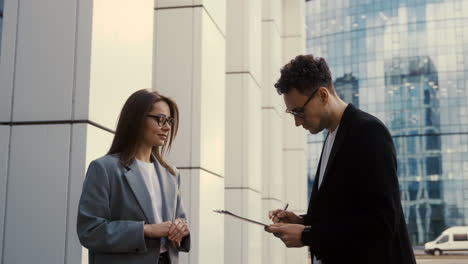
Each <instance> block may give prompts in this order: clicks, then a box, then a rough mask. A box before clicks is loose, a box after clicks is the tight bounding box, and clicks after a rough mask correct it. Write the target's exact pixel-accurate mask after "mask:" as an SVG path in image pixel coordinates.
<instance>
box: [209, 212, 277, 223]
mask: <svg viewBox="0 0 468 264" xmlns="http://www.w3.org/2000/svg"><path fill="white" fill-rule="evenodd" d="M213 212H215V213H218V214H225V215H230V216H232V217H235V218H237V219H240V220H242V221H247V222H249V223H252V224H257V225H261V226H265V227H268V226H269V225H267V224H264V223H261V222H257V221H255V220H252V219H249V218H245V217H242V216H238V215H236V214H233V213H231V212H229V211H228V210H221V209H219V210H213Z"/></svg>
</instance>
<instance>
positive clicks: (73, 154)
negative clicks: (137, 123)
mask: <svg viewBox="0 0 468 264" xmlns="http://www.w3.org/2000/svg"><path fill="white" fill-rule="evenodd" d="M5 4H6V5H5V15H4V24H3V26H4V28H3V30H4V36H9V37H4V38H2V46H1V47H2V50H1V59H0V68H1V76H2V78H0V93H1V94H5V95H7V96H5V97H3V96H2V97H1V99H0V106H1V111H0V112H1V114H0V123H1V126H0V162H1V163H2V164H3V165H5V166H1V168H2V169H1V170H0V186H2V187H1V188H0V195H1V197H0V201H1V206H0V219H1V220H0V221H1V222H2V224H1V226H2V231H3V232H0V234H1V239H0V241H2V242H4V243H3V245H1V248H2V249H1V252H2V256H1V258H2V261H3V262H5V263H30V262H37V263H64V262H65V263H87V251H86V250H83V249H82V247H81V245H80V244H79V241H78V238H77V235H76V213H77V212H76V211H77V206H78V199H79V196H80V193H81V187H82V183H83V179H84V175H85V171H86V168H87V166H88V164H89V162H90V161H91V160H93V159H95V158H98V157H100V156H103V155H104V154H105V153H106V151H107V150H108V148H109V146H110V142H111V140H112V137H113V135H112V131H113V130H114V129H115V123H116V120H117V117H118V114H119V111H120V109H121V108H122V106H123V103H124V101H125V100H126V99H127V97H128V96H129V95H130V94H131V93H132V92H134V91H135V90H138V89H141V88H150V87H151V75H152V74H151V68H152V52H153V47H152V46H153V15H154V3H153V1H152V0H144V1H138V3H132V5H128V3H126V2H124V1H123V0H112V1H110V0H101V1H92V0H80V1H59V0H45V1H41V2H40V3H39V2H37V1H33V0H25V1H6V3H5ZM49 7H53V8H49ZM38 10H39V12H38ZM3 220H4V222H3ZM24 248H28V251H27V252H25V251H24V250H23V249H24Z"/></svg>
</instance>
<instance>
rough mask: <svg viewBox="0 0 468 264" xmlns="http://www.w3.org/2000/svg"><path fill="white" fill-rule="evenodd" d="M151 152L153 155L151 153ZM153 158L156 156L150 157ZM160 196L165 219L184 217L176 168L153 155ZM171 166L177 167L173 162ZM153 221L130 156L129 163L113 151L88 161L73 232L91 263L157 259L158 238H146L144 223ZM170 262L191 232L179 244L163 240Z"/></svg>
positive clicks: (185, 246)
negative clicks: (168, 168)
mask: <svg viewBox="0 0 468 264" xmlns="http://www.w3.org/2000/svg"><path fill="white" fill-rule="evenodd" d="M153 158H154V157H153ZM154 160H156V159H154ZM155 168H156V172H157V175H158V176H159V181H160V185H161V191H162V196H163V213H162V214H163V215H162V218H163V221H172V220H174V219H176V218H181V219H186V215H185V212H184V209H183V206H182V202H181V197H180V174H179V173H178V172H177V170H176V172H177V177H175V176H173V175H172V174H170V173H169V172H168V171H167V170H166V169H165V168H164V167H163V166H161V165H160V164H159V163H158V162H157V161H155ZM174 169H175V168H174ZM153 223H155V219H154V214H153V207H152V206H151V198H150V194H149V192H148V189H147V187H146V185H145V183H144V180H143V177H142V175H141V174H140V171H139V170H138V166H137V164H136V162H135V161H134V162H133V163H132V164H131V165H130V166H129V167H124V166H122V165H121V164H120V162H119V159H118V158H117V157H115V156H111V155H107V156H104V157H102V158H99V159H97V160H94V161H93V162H91V164H90V165H89V168H88V172H87V173H86V179H85V181H84V183H83V190H82V192H81V198H80V203H79V207H78V221H77V232H78V237H79V239H80V242H81V244H82V245H83V246H84V247H86V248H87V249H88V250H89V263H90V264H102V263H113V264H119V263H132V264H140V263H141V264H150V263H151V264H155V263H158V256H159V248H160V243H161V239H148V238H145V237H144V235H143V225H144V224H153ZM166 246H167V248H168V250H169V256H170V259H171V263H172V264H177V263H178V255H179V251H184V252H188V251H189V250H190V235H189V236H187V237H185V238H184V239H183V240H182V243H181V247H180V248H174V247H172V245H171V243H166Z"/></svg>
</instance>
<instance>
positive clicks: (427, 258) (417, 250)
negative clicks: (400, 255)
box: [413, 246, 468, 264]
mask: <svg viewBox="0 0 468 264" xmlns="http://www.w3.org/2000/svg"><path fill="white" fill-rule="evenodd" d="M413 250H414V255H415V256H416V263H417V264H468V252H467V253H449V254H446V253H444V254H443V255H441V256H432V255H428V254H426V253H424V247H423V246H415V247H414V248H413Z"/></svg>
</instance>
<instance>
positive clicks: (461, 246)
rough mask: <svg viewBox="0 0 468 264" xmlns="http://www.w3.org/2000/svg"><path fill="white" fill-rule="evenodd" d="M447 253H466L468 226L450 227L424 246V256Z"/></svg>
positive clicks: (467, 247) (467, 248)
mask: <svg viewBox="0 0 468 264" xmlns="http://www.w3.org/2000/svg"><path fill="white" fill-rule="evenodd" d="M447 251H450V252H454V251H466V252H468V226H455V227H450V228H448V229H447V230H445V231H444V232H442V234H441V235H440V236H439V237H438V238H437V239H436V240H434V241H431V242H427V243H426V244H424V252H426V254H432V255H436V256H439V255H442V254H443V253H444V252H447Z"/></svg>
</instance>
